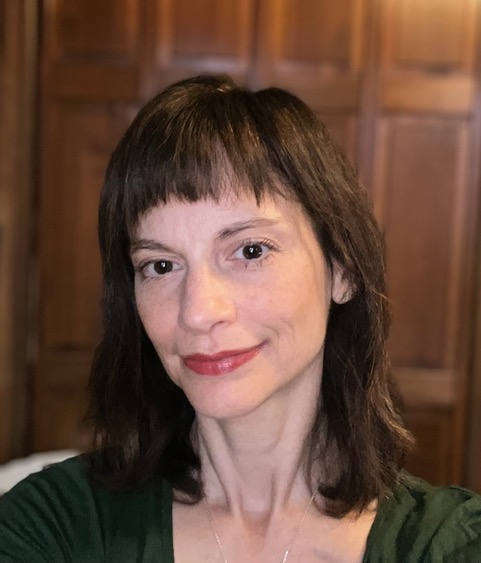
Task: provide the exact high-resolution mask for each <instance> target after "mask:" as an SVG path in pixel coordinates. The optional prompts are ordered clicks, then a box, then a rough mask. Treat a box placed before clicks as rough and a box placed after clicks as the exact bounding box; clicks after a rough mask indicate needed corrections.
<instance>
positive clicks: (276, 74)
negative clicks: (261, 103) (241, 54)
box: [255, 0, 366, 114]
mask: <svg viewBox="0 0 481 563" xmlns="http://www.w3.org/2000/svg"><path fill="white" fill-rule="evenodd" d="M365 4H366V3H365V1H364V0H356V1H354V0H343V1H342V2H329V1H328V0H323V1H321V2H319V1H317V0H316V1H314V0H302V1H294V0H278V1H277V0H266V1H265V2H261V3H260V7H259V31H258V57H257V59H256V70H255V73H256V77H255V86H258V87H264V86H273V85H274V86H280V87H282V88H286V89H288V90H291V91H292V92H294V93H295V94H297V95H298V96H300V97H301V98H302V99H303V100H304V101H305V102H306V103H308V104H309V105H310V106H311V107H312V108H314V109H315V110H317V111H319V112H320V113H322V114H324V113H329V112H330V111H332V110H336V111H337V110H350V111H353V112H355V111H356V110H357V108H358V107H359V99H360V95H361V80H362V67H363V56H364V55H365V45H364V36H363V32H364V28H365V26H366V6H365Z"/></svg>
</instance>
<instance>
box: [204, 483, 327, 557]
mask: <svg viewBox="0 0 481 563" xmlns="http://www.w3.org/2000/svg"><path fill="white" fill-rule="evenodd" d="M316 493H317V491H314V492H313V493H312V496H311V498H310V499H309V502H308V503H307V506H306V509H305V510H304V513H303V514H302V516H301V519H300V520H299V523H298V524H297V526H296V528H295V530H294V533H293V534H292V537H291V541H290V542H289V544H288V546H287V549H286V551H285V552H284V557H283V558H282V562H281V563H286V561H287V558H288V557H289V553H290V551H291V548H292V546H293V545H294V542H295V541H296V539H297V534H298V533H299V530H300V528H301V526H302V523H303V522H304V518H305V517H306V514H307V512H308V511H309V508H310V507H311V504H312V501H313V500H314V497H315V496H316ZM202 500H203V501H204V506H205V510H206V512H207V517H208V518H209V523H210V527H211V529H212V532H213V534H214V536H215V540H216V542H217V545H218V546H219V551H220V554H221V556H222V559H223V560H224V563H228V561H227V557H226V556H225V553H224V548H223V547H222V542H221V541H220V537H219V534H218V533H217V529H216V527H215V524H214V519H213V518H212V513H211V511H210V506H209V503H208V502H207V499H206V498H205V497H203V499H202Z"/></svg>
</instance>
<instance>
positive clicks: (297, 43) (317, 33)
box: [278, 0, 360, 67]
mask: <svg viewBox="0 0 481 563" xmlns="http://www.w3.org/2000/svg"><path fill="white" fill-rule="evenodd" d="M278 4H279V3H278ZM356 4H359V2H356V0H338V1H337V2H332V1H331V0H315V1H312V0H310V1H306V0H303V1H299V0H284V6H279V9H280V10H281V11H282V27H281V29H280V38H282V42H281V44H279V45H278V47H279V48H280V49H281V50H282V53H281V57H282V58H283V59H286V60H289V59H291V60H294V61H301V60H304V61H306V62H307V61H309V62H314V63H316V62H319V61H320V60H321V61H330V62H333V63H336V64H339V65H341V66H348V67H352V66H355V65H357V64H358V62H359V60H358V58H357V57H358V56H359V50H358V48H357V45H356V43H357V42H358V41H359V31H360V30H359V22H358V20H357V18H358V17H359V12H358V8H359V6H356ZM321 29H322V32H321Z"/></svg>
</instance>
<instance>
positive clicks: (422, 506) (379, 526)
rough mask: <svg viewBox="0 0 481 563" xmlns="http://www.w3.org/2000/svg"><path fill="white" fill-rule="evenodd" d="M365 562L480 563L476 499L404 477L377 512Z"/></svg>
mask: <svg viewBox="0 0 481 563" xmlns="http://www.w3.org/2000/svg"><path fill="white" fill-rule="evenodd" d="M367 553H368V555H369V558H368V559H367V561H369V562H374V561H386V560H389V561H402V562H403V563H409V562H413V563H414V562H416V563H418V562H420V561H421V562H422V561H424V562H433V563H434V562H436V563H438V562H439V563H443V562H448V561H453V562H454V561H456V562H459V563H462V562H474V561H479V560H480V559H481V556H480V554H481V497H480V496H479V495H476V494H475V493H473V492H471V491H467V490H466V489H462V488H460V487H432V486H431V485H429V484H428V483H426V482H425V481H423V480H421V479H418V478H416V477H413V476H412V475H409V474H408V473H405V472H403V473H402V474H401V476H400V480H399V483H398V485H397V486H396V487H395V488H394V490H393V491H392V495H391V496H390V497H388V498H387V499H385V500H384V501H383V502H382V503H381V505H380V507H379V512H378V515H377V517H376V520H375V522H374V525H373V528H372V530H371V534H370V536H369V539H368V550H367Z"/></svg>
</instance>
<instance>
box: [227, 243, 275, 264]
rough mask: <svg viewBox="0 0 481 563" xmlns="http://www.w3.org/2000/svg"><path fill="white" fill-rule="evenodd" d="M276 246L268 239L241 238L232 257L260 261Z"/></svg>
mask: <svg viewBox="0 0 481 563" xmlns="http://www.w3.org/2000/svg"><path fill="white" fill-rule="evenodd" d="M276 249H277V247H276V246H275V245H274V244H273V243H272V242H270V241H269V240H243V241H241V242H240V244H239V245H238V247H237V250H236V251H235V252H234V259H236V260H242V261H245V260H247V261H250V262H262V261H263V260H264V259H265V258H267V257H268V256H269V254H270V253H271V251H273V250H276Z"/></svg>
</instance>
